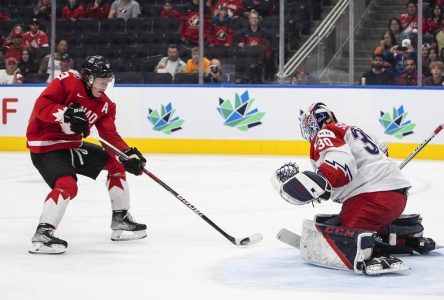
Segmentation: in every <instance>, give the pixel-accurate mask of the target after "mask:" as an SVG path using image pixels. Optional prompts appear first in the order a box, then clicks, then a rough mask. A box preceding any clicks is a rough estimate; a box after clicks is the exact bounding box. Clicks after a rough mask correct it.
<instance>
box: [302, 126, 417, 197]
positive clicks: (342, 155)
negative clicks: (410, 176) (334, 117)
mask: <svg viewBox="0 0 444 300" xmlns="http://www.w3.org/2000/svg"><path fill="white" fill-rule="evenodd" d="M380 144H381V143H378V141H375V139H374V138H371V137H370V136H369V135H368V134H366V133H365V132H364V131H363V130H362V129H360V128H358V127H355V126H349V125H345V124H341V123H332V124H328V125H326V126H324V127H323V128H322V129H321V130H320V131H319V132H318V133H317V135H316V137H315V138H314V139H313V141H312V143H311V148H310V159H311V162H312V164H313V165H314V167H315V169H318V170H319V171H320V172H322V174H323V176H324V177H325V178H327V180H328V181H329V182H330V184H331V186H332V188H333V189H332V193H331V199H332V200H333V201H335V202H340V203H342V202H344V201H345V200H347V199H348V198H351V197H353V196H355V195H358V194H361V193H369V192H378V191H391V190H397V189H402V188H409V187H410V186H411V185H410V182H409V181H408V180H407V179H406V178H405V177H404V176H403V175H402V173H401V170H400V169H399V166H398V164H397V163H396V162H394V161H393V160H392V159H390V158H389V157H387V155H386V153H385V151H383V150H385V149H384V147H382V146H380ZM381 149H383V150H381Z"/></svg>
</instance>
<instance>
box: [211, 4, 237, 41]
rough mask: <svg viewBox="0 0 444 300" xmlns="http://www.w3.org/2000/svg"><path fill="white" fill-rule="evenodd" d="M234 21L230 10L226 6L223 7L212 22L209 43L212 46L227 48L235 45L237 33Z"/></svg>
mask: <svg viewBox="0 0 444 300" xmlns="http://www.w3.org/2000/svg"><path fill="white" fill-rule="evenodd" d="M231 21H232V19H231V17H230V16H229V15H228V8H227V6H226V5H223V6H221V8H220V9H219V11H218V12H217V13H216V15H215V16H214V18H213V21H212V22H211V27H210V28H211V29H210V32H209V33H208V35H207V43H208V44H209V45H210V46H211V47H214V46H226V47H229V46H231V45H232V44H233V39H234V36H235V31H234V29H233V28H232V23H231Z"/></svg>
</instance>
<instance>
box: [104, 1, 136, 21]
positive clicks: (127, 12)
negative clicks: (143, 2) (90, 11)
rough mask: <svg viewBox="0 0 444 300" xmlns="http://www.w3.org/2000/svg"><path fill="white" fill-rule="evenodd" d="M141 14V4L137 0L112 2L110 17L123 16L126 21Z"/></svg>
mask: <svg viewBox="0 0 444 300" xmlns="http://www.w3.org/2000/svg"><path fill="white" fill-rule="evenodd" d="M139 16H140V5H139V3H138V2H137V1H135V0H115V1H114V2H113V4H111V9H110V11H109V15H108V18H121V19H124V20H125V21H126V20H128V19H131V18H138V17H139Z"/></svg>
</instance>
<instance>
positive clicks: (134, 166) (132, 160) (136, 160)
mask: <svg viewBox="0 0 444 300" xmlns="http://www.w3.org/2000/svg"><path fill="white" fill-rule="evenodd" d="M123 153H125V154H126V155H127V156H128V159H124V158H119V160H120V162H121V163H122V164H123V166H124V167H125V170H126V171H127V172H129V173H131V174H134V175H141V174H142V173H143V168H145V165H146V159H145V157H143V155H142V153H140V151H139V150H137V148H135V147H131V148H128V149H126V150H125V151H123Z"/></svg>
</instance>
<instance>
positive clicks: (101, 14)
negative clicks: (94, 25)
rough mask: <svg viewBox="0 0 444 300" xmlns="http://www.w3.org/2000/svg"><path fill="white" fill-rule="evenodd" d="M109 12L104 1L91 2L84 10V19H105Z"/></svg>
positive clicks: (94, 0)
mask: <svg viewBox="0 0 444 300" xmlns="http://www.w3.org/2000/svg"><path fill="white" fill-rule="evenodd" d="M109 10H110V5H109V3H108V2H107V1H106V0H105V1H103V0H92V1H91V2H90V3H89V4H88V5H87V6H86V9H85V18H91V19H106V18H108V15H109Z"/></svg>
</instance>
